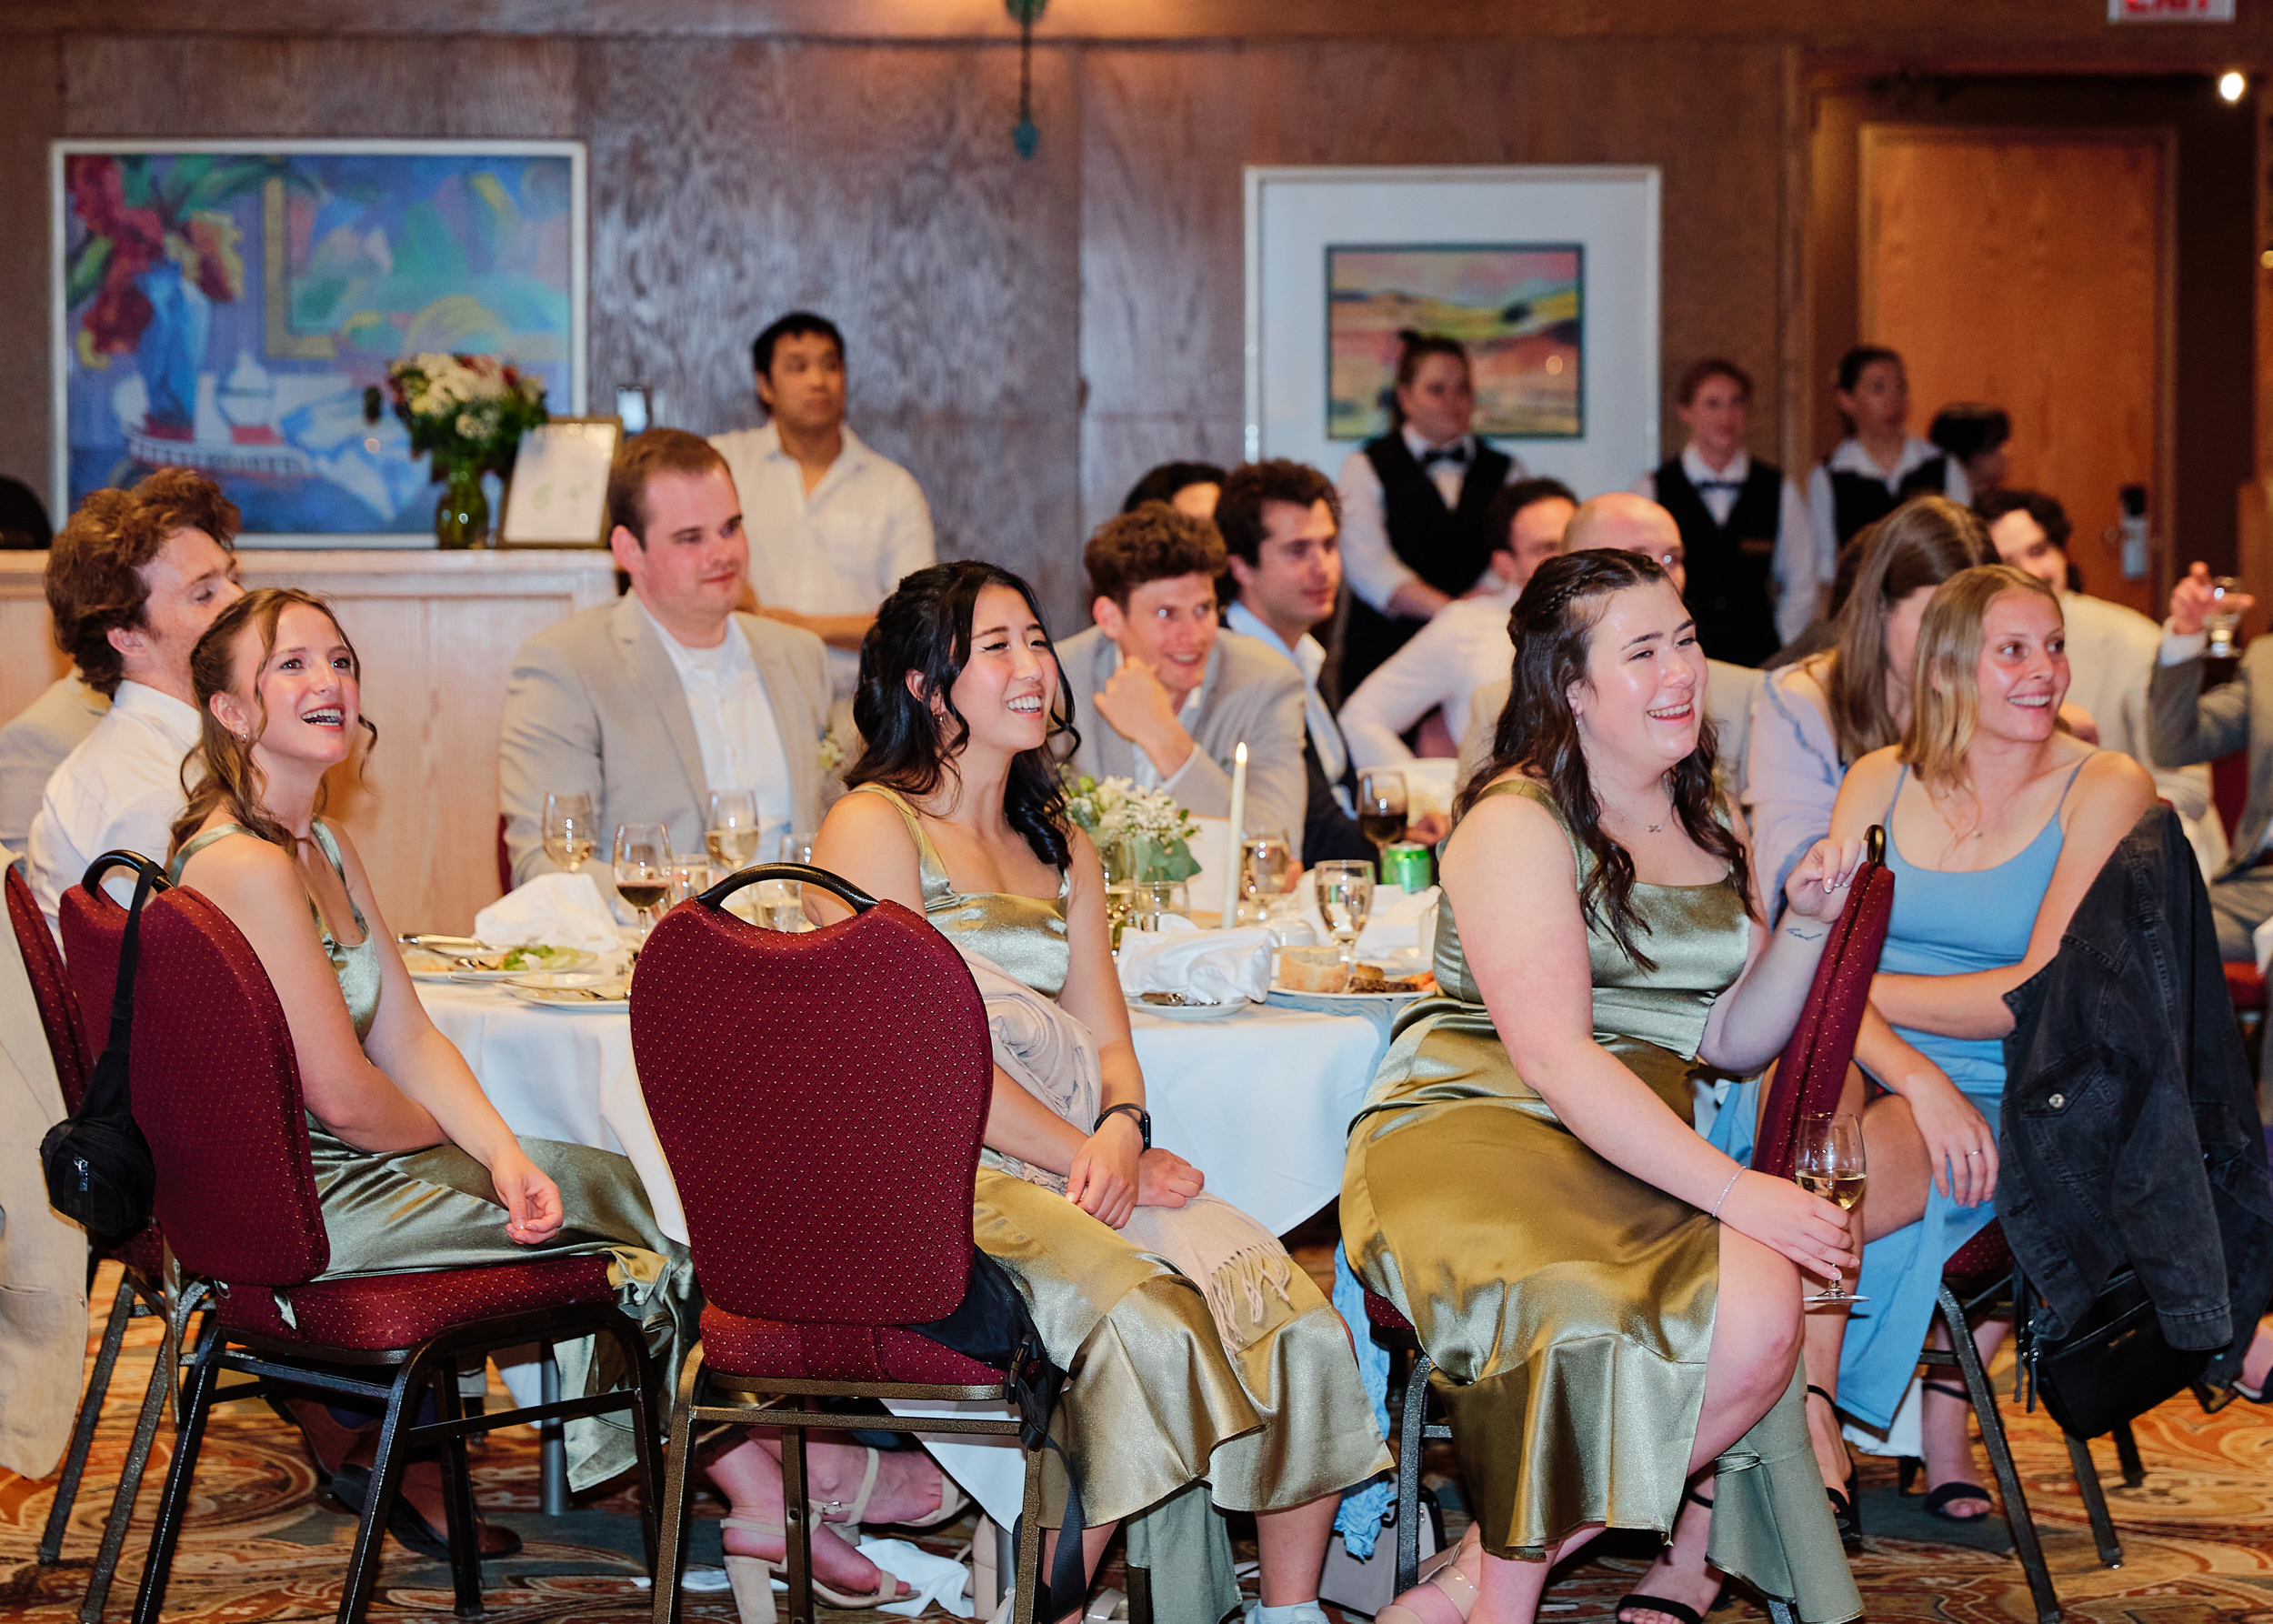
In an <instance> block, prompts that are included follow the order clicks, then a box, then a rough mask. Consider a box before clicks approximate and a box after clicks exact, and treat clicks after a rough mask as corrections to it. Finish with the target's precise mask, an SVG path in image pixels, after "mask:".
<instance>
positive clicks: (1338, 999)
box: [1271, 981, 1435, 1008]
mask: <svg viewBox="0 0 2273 1624" xmlns="http://www.w3.org/2000/svg"><path fill="white" fill-rule="evenodd" d="M1271 990H1272V991H1273V992H1283V993H1285V994H1286V995H1287V997H1290V998H1324V999H1326V1000H1327V1002H1328V1003H1334V1004H1386V1005H1388V1006H1390V1007H1397V1008H1402V1007H1404V1006H1405V1005H1407V1004H1409V1003H1411V1002H1412V1001H1413V1000H1414V999H1415V998H1426V997H1434V996H1435V995H1434V994H1433V993H1425V992H1305V991H1304V990H1303V989H1302V988H1300V987H1281V986H1279V985H1278V983H1277V982H1276V981H1274V982H1272V983H1271Z"/></svg>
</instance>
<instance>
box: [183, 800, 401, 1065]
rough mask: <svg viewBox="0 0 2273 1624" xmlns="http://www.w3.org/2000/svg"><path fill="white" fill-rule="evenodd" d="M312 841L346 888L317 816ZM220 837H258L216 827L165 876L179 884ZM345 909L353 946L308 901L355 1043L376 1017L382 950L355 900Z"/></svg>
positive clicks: (229, 826) (335, 848)
mask: <svg viewBox="0 0 2273 1624" xmlns="http://www.w3.org/2000/svg"><path fill="white" fill-rule="evenodd" d="M311 827H312V828H313V830H314V833H315V843H316V845H317V846H319V847H322V848H323V851H324V856H325V860H327V861H328V862H329V863H330V864H331V866H332V872H333V873H334V874H336V875H338V876H339V883H340V886H341V887H342V888H343V889H345V887H346V884H347V869H346V867H345V865H344V864H342V863H341V862H340V860H339V843H338V842H337V841H336V840H335V839H334V838H333V837H332V831H331V829H330V828H329V827H327V826H326V825H325V822H324V820H323V819H322V818H320V817H319V818H317V819H315V822H314V824H313V825H312V826H311ZM224 835H244V836H247V837H250V838H253V839H255V840H257V839H259V838H260V837H259V836H257V835H255V834H254V833H253V831H252V830H250V829H248V828H246V827H245V826H244V825H243V824H241V823H224V824H216V825H215V827H212V828H209V829H207V830H205V832H204V833H203V834H201V835H198V836H195V837H193V838H192V839H190V840H188V841H186V842H185V843H184V844H183V847H182V849H181V850H180V851H178V852H176V853H175V854H174V861H173V863H172V865H171V866H170V867H168V868H167V869H166V877H167V878H168V879H170V880H172V881H174V883H175V884H176V885H179V884H180V883H181V878H182V867H183V865H184V864H185V863H187V862H188V861H189V859H190V858H192V857H195V856H196V855H197V854H198V853H199V852H201V851H203V850H205V847H208V846H211V845H212V844H213V843H214V842H215V841H216V840H218V839H220V838H221V837H222V836H224ZM347 910H348V912H349V913H351V914H353V915H354V916H355V935H356V937H357V938H358V939H357V940H356V941H355V945H354V946H352V947H348V946H344V945H343V944H342V943H341V942H340V940H339V938H338V937H335V936H334V935H332V933H331V927H329V926H327V925H325V923H324V910H323V909H322V908H320V907H316V906H315V897H309V898H308V912H309V913H310V914H312V915H314V916H315V933H316V935H318V936H320V937H323V938H324V957H326V958H328V959H330V960H331V961H332V974H333V975H335V976H336V977H339V991H340V996H341V997H345V999H346V1000H347V1018H348V1019H350V1020H352V1021H354V1022H355V1041H356V1042H357V1043H361V1042H362V1041H363V1040H364V1039H365V1038H368V1037H370V1036H371V1023H372V1022H373V1021H375V1020H376V1019H378V1018H379V962H380V961H379V955H380V954H381V953H382V952H384V951H385V949H384V948H383V947H380V946H379V944H378V943H376V942H375V941H373V940H372V939H371V927H369V926H368V925H365V923H364V922H363V910H362V909H361V908H359V907H356V906H355V897H353V896H352V895H350V896H349V897H348V898H347Z"/></svg>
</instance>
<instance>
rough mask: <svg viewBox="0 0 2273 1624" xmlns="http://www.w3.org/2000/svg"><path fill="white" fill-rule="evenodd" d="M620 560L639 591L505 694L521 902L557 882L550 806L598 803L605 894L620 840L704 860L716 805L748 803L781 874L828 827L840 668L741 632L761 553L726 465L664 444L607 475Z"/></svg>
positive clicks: (675, 439)
mask: <svg viewBox="0 0 2273 1624" xmlns="http://www.w3.org/2000/svg"><path fill="white" fill-rule="evenodd" d="M608 508H609V514H610V516H611V518H613V519H614V521H615V527H614V529H613V530H612V531H611V533H610V536H609V541H608V545H609V547H610V548H611V550H613V551H614V553H615V555H616V562H617V563H618V564H619V565H621V566H623V568H624V571H625V573H626V574H627V575H629V576H631V581H632V590H631V592H630V593H629V594H628V595H627V596H624V597H621V598H618V599H617V600H616V602H614V603H612V604H601V605H598V606H595V607H593V608H589V609H586V610H584V611H582V612H581V613H579V614H576V615H572V616H570V617H568V618H567V619H566V620H564V621H562V622H561V623H560V624H559V625H557V626H554V627H547V628H546V630H544V631H542V632H539V633H538V634H537V635H536V637H531V638H530V639H529V640H528V641H527V642H526V643H524V644H523V645H522V646H521V649H520V652H519V653H518V654H516V656H515V657H514V662H513V675H512V677H511V678H510V679H509V681H508V683H507V686H506V707H505V719H504V722H503V724H502V726H501V727H500V729H499V740H498V750H497V768H498V772H497V778H498V794H499V799H500V803H501V807H502V809H503V811H504V813H505V817H506V849H507V851H508V853H509V854H510V856H511V857H512V860H513V878H514V883H515V884H516V885H518V884H521V883H522V882H524V881H526V880H528V879H529V878H531V877H534V876H536V875H538V874H544V873H548V872H550V871H551V870H552V868H553V867H554V865H553V863H552V862H551V860H550V859H549V858H547V857H546V855H545V847H544V817H545V797H546V795H547V794H548V793H550V792H553V791H573V790H582V791H584V792H586V793H587V794H589V795H590V796H591V797H592V803H593V809H594V811H595V813H596V815H597V820H596V832H597V834H598V836H599V839H600V850H599V851H598V852H596V854H595V857H594V864H593V867H592V868H591V870H590V872H592V873H593V874H594V875H595V877H596V878H597V879H598V880H599V881H600V885H601V888H602V890H603V892H607V891H610V890H612V887H611V885H610V883H609V879H608V849H607V848H608V842H609V841H610V839H611V838H612V837H613V835H614V832H615V829H616V825H617V824H620V823H633V822H650V821H651V822H656V823H660V824H663V825H665V826H666V827H668V829H669V830H670V836H671V849H672V850H673V851H674V852H680V853H686V854H687V855H689V856H693V855H696V854H698V853H700V852H701V851H702V850H703V826H704V824H705V822H706V818H707V815H708V800H709V792H710V791H711V790H713V789H748V790H751V791H753V792H754V793H755V794H756V797H757V805H758V817H759V821H760V826H761V828H762V829H763V831H764V834H763V837H762V838H761V841H760V845H759V856H760V857H763V858H766V859H767V860H771V859H772V857H774V856H775V855H776V847H777V845H778V840H779V837H780V834H781V833H782V832H783V831H784V830H786V829H789V828H798V829H810V828H817V827H820V821H821V812H822V807H823V788H824V786H823V780H822V773H821V766H820V747H821V739H822V736H823V735H824V734H825V733H826V730H827V727H828V704H829V677H828V656H827V652H826V648H825V647H824V646H823V645H822V642H821V640H820V639H819V638H818V637H815V636H814V635H813V634H812V633H811V632H808V631H804V630H801V629H799V628H797V627H791V626H785V625H783V624H781V623H780V622H779V621H775V620H768V619H766V618H763V617H759V616H756V615H744V614H736V612H735V609H734V606H735V604H736V602H738V601H739V600H740V598H741V596H742V592H743V587H744V584H745V582H746V579H747V577H748V569H749V546H748V543H747V542H746V540H745V538H744V536H743V534H742V508H741V503H740V500H739V498H738V497H737V496H736V492H735V488H734V480H733V476H731V475H730V474H728V473H727V471H726V460H725V458H723V457H721V456H719V455H718V453H717V452H716V450H715V449H713V448H712V446H710V445H709V444H708V443H707V442H706V441H705V440H703V439H701V438H700V437H699V436H695V435H690V434H686V433H684V432H683V431H681V430H678V429H653V430H650V431H649V432H647V433H646V434H644V435H641V436H637V437H636V438H635V439H633V440H631V441H630V442H628V443H627V444H626V446H625V448H624V449H623V451H622V452H620V453H619V454H618V455H617V457H616V466H614V467H613V468H612V469H611V470H610V471H609V475H608Z"/></svg>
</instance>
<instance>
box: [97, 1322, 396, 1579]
mask: <svg viewBox="0 0 2273 1624" xmlns="http://www.w3.org/2000/svg"><path fill="white" fill-rule="evenodd" d="M430 1368H431V1362H430V1361H429V1360H427V1359H422V1358H418V1357H416V1356H415V1355H414V1356H413V1357H412V1358H409V1359H407V1360H406V1361H405V1362H404V1364H403V1368H401V1369H400V1370H398V1371H396V1376H395V1385H394V1387H393V1388H392V1389H391V1390H390V1391H389V1392H388V1394H387V1396H386V1415H385V1417H384V1418H382V1419H381V1420H380V1422H379V1451H378V1456H377V1458H376V1459H375V1460H374V1461H373V1463H372V1466H371V1492H370V1494H369V1496H368V1497H367V1498H366V1499H365V1500H364V1502H363V1518H362V1520H361V1521H360V1522H359V1523H358V1524H357V1525H356V1528H355V1549H354V1551H353V1552H352V1553H351V1554H350V1555H349V1556H348V1558H347V1579H346V1582H345V1585H343V1586H342V1587H341V1589H340V1595H339V1615H338V1617H339V1624H361V1620H362V1619H363V1616H364V1614H365V1612H366V1611H367V1610H369V1609H370V1606H371V1592H372V1591H373V1590H374V1589H376V1588H377V1585H378V1582H379V1549H380V1547H381V1546H383V1545H384V1544H385V1543H386V1525H387V1520H388V1519H389V1518H391V1517H392V1516H393V1515H394V1513H395V1496H396V1493H397V1492H398V1491H399V1490H400V1489H401V1488H402V1482H403V1467H404V1464H405V1462H404V1457H405V1455H406V1453H407V1452H408V1451H407V1450H406V1449H405V1448H404V1447H403V1438H402V1435H403V1433H404V1432H406V1430H408V1429H409V1428H410V1426H411V1425H413V1424H414V1422H413V1420H412V1418H411V1417H412V1414H413V1413H415V1406H416V1401H417V1394H418V1391H419V1389H420V1387H421V1386H422V1384H424V1383H425V1382H426V1380H427V1379H428V1370H429V1369H430ZM135 1624H158V1620H157V1619H155V1617H153V1618H150V1619H135Z"/></svg>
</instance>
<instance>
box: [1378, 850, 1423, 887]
mask: <svg viewBox="0 0 2273 1624" xmlns="http://www.w3.org/2000/svg"><path fill="white" fill-rule="evenodd" d="M1435 867H1436V865H1435V862H1434V861H1433V860H1432V859H1431V857H1429V855H1428V847H1426V846H1417V845H1416V844H1414V843H1413V842H1412V841H1410V840H1400V841H1398V842H1397V844H1396V845H1395V846H1385V847H1382V848H1381V883H1382V884H1383V885H1385V886H1396V887H1397V888H1398V889H1400V890H1403V891H1407V892H1411V891H1426V890H1427V888H1428V887H1429V886H1430V884H1431V883H1432V882H1433V880H1434V874H1433V872H1432V870H1433V869H1434V868H1435Z"/></svg>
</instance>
